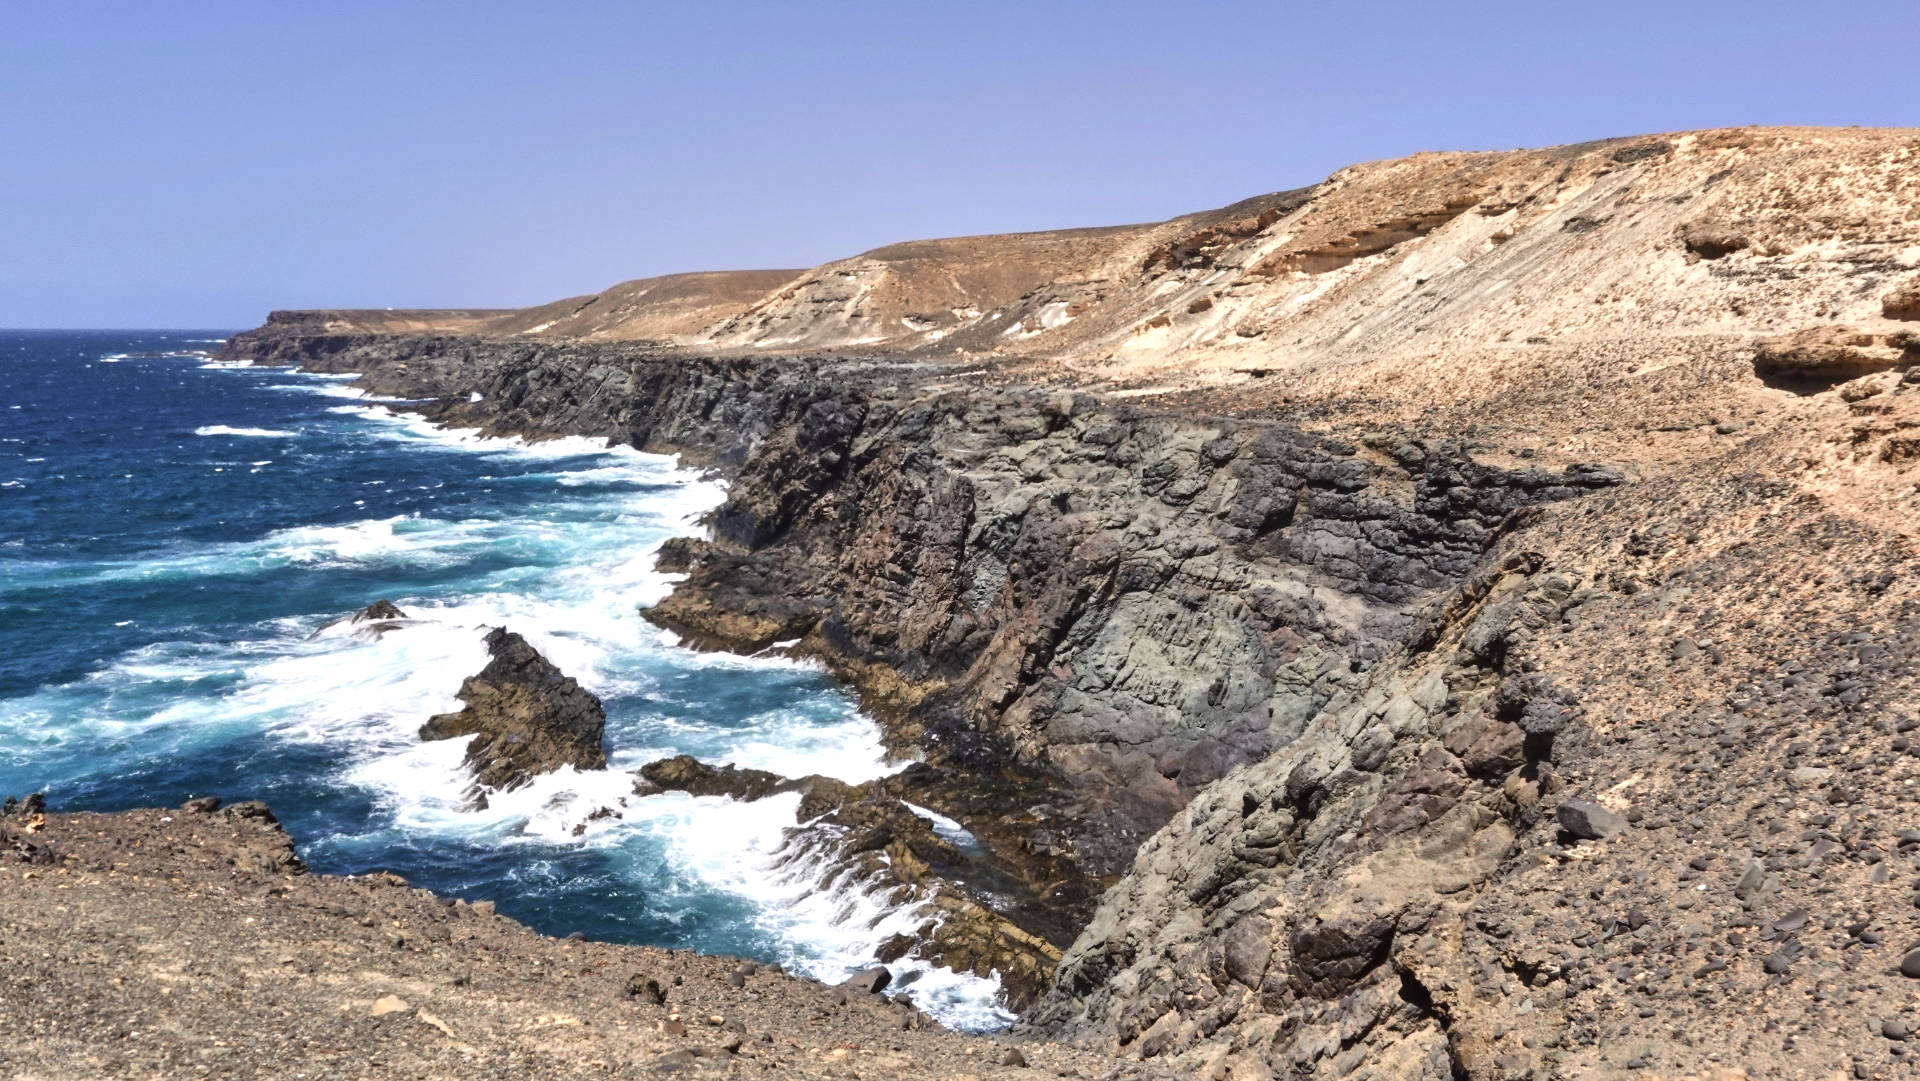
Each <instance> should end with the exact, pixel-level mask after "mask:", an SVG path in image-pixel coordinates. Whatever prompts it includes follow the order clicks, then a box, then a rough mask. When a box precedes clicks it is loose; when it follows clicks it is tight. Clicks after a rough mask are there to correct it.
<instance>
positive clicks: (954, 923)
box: [635, 755, 1071, 1010]
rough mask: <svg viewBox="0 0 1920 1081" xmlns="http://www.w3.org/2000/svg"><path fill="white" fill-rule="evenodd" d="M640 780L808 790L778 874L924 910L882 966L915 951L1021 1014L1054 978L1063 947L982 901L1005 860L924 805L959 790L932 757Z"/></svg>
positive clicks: (668, 761)
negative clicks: (987, 980) (895, 767)
mask: <svg viewBox="0 0 1920 1081" xmlns="http://www.w3.org/2000/svg"><path fill="white" fill-rule="evenodd" d="M640 778H641V779H640V782H639V783H638V784H637V785H636V787H635V790H636V792H638V793H639V794H641V795H648V794H652V793H655V792H664V791H679V792H686V793H688V794H690V795H695V796H726V797H728V798H731V799H737V800H742V801H752V800H759V799H765V798H767V797H768V796H774V795H779V794H782V793H787V792H798V793H800V794H801V798H800V802H799V805H798V806H797V807H796V809H795V812H794V817H795V822H796V824H795V825H794V826H793V827H792V828H791V829H789V830H788V831H787V834H786V839H785V842H784V843H783V844H782V846H781V849H780V851H779V853H778V854H777V855H776V856H775V857H774V862H773V869H775V870H776V871H777V872H778V873H784V874H788V875H800V876H805V877H806V878H807V879H808V880H810V881H811V882H812V883H814V888H815V889H819V890H823V891H827V892H829V893H846V892H849V891H855V890H857V891H859V892H860V893H863V894H867V895H870V896H873V897H876V898H878V899H880V900H882V901H883V902H884V903H885V905H886V906H887V907H888V908H889V909H894V910H905V911H907V912H909V913H910V914H911V915H912V916H913V917H915V918H916V919H917V920H918V923H917V924H916V925H915V926H914V928H913V929H912V930H911V931H907V932H902V933H900V934H897V935H895V936H893V937H892V938H891V939H890V940H889V941H888V942H886V943H885V944H884V945H883V946H882V947H881V951H880V957H879V960H880V961H882V962H886V963H889V964H891V963H892V962H894V961H897V960H899V959H901V958H903V957H915V958H919V959H922V960H926V961H930V962H933V963H935V964H938V965H942V966H944V967H946V968H949V969H952V970H953V971H955V972H967V973H972V974H973V975H976V976H981V977H992V978H997V979H998V980H999V981H1000V985H1001V988H1002V989H1003V991H1004V993H1005V998H1006V1002H1007V1005H1008V1007H1009V1008H1011V1009H1014V1010H1021V1009H1025V1008H1026V1007H1027V1006H1028V1005H1030V1004H1031V1003H1032V1002H1033V1001H1034V1000H1035V999H1036V998H1038V997H1039V995H1040V993H1041V992H1042V991H1044V990H1045V989H1046V986H1047V983H1048V981H1049V980H1050V979H1051V978H1052V976H1053V968H1054V965H1055V963H1056V962H1058V961H1059V959H1060V944H1058V943H1055V942H1049V941H1048V940H1047V939H1046V938H1044V937H1042V936H1041V935H1040V934H1036V933H1035V932H1034V931H1031V930H1028V929H1026V928H1023V927H1021V926H1019V925H1017V924H1015V923H1014V922H1013V921H1012V920H1010V919H1008V918H1007V916H1006V915H1004V914H1002V913H999V912H995V911H994V910H993V908H992V907H990V906H989V905H988V904H986V903H983V900H982V898H983V897H991V896H992V895H994V894H995V893H996V892H997V891H998V890H999V889H1000V888H1001V887H1002V886H1003V885H1004V884H1005V883H1004V882H1003V880H1004V879H1006V878H1007V874H1006V867H1005V863H1006V861H1004V860H1002V859H997V858H996V857H995V856H994V854H993V853H992V852H991V851H990V850H988V849H986V848H984V847H983V846H980V845H979V844H978V843H977V838H972V837H964V838H958V839H956V838H954V837H951V836H947V835H945V834H943V833H942V832H941V830H940V828H939V826H938V825H936V824H935V822H934V820H933V819H932V818H929V817H928V814H927V812H926V811H925V810H923V809H922V808H921V807H920V806H919V805H918V804H917V801H920V800H926V801H930V802H944V801H946V800H947V799H948V798H950V796H951V795H952V793H951V792H950V791H949V788H950V787H951V786H950V785H948V784H943V779H942V777H941V775H940V774H939V773H938V772H937V771H935V770H932V769H930V768H928V767H926V766H925V765H923V764H916V765H914V766H911V767H909V768H907V769H905V770H902V771H901V772H899V773H897V774H895V775H893V776H890V777H884V778H881V779H879V780H876V781H869V782H867V783H865V784H858V785H850V784H847V783H846V782H844V781H837V780H834V779H833V778H830V777H820V776H809V777H801V778H792V779H789V778H786V777H782V776H780V775H779V774H776V773H769V772H767V771H765V770H754V769H741V768H739V767H737V766H721V767H714V766H709V765H707V764H705V763H703V762H700V761H698V760H697V759H695V758H693V757H691V756H689V755H679V756H676V757H674V758H664V759H661V760H659V761H657V762H650V763H648V764H647V765H645V766H642V767H641V768H640ZM984 795H986V793H984V792H981V791H978V790H976V791H974V792H971V793H967V794H966V797H967V798H968V799H969V800H970V801H978V800H979V799H980V798H981V797H982V796H984ZM1016 881H1017V880H1016ZM1041 927H1042V928H1043V929H1048V930H1053V931H1055V933H1056V937H1061V938H1070V935H1071V932H1070V931H1066V928H1065V927H1064V926H1063V925H1062V924H1061V923H1060V921H1057V920H1055V921H1047V922H1045V923H1043V924H1041ZM1061 932H1065V934H1061ZM882 971H884V970H882Z"/></svg>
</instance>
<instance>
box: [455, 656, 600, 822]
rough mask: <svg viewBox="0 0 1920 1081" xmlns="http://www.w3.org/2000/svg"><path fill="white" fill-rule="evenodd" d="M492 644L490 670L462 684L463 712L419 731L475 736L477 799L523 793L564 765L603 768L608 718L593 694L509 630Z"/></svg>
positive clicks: (470, 762) (470, 755) (471, 756)
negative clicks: (497, 792)
mask: <svg viewBox="0 0 1920 1081" xmlns="http://www.w3.org/2000/svg"><path fill="white" fill-rule="evenodd" d="M486 641H487V654H488V657H489V660H488V661H487V666H486V667H485V668H482V669H481V670H480V671H479V672H478V673H477V674H475V675H472V676H469V677H467V679H466V681H465V682H463V683H462V684H461V685H460V701H461V702H463V703H465V706H464V708H462V709H461V710H460V711H459V712H457V713H442V714H440V715H438V716H436V717H433V718H431V719H430V720H428V721H427V723H426V724H424V725H422V726H421V728H420V738H421V739H424V740H439V739H456V738H459V737H461V736H473V737H475V738H474V740H473V742H472V743H470V744H469V745H468V746H467V756H466V764H467V768H468V769H469V770H471V771H472V773H473V780H474V789H475V793H476V798H478V799H485V796H484V793H483V790H485V789H513V788H520V787H522V786H524V785H526V784H527V783H528V782H529V781H531V780H532V779H533V777H534V775H536V774H540V773H547V772H550V771H552V770H556V769H559V768H560V767H562V766H572V767H573V768H575V769H583V770H584V769H600V768H602V767H604V766H605V765H606V764H607V754H606V751H605V750H604V749H603V747H602V746H601V736H602V734H603V733H604V732H605V730H606V725H607V715H606V712H605V711H604V710H602V709H601V708H600V700H599V699H598V698H596V697H594V695H593V692H592V691H589V690H587V689H586V688H585V687H582V686H580V684H579V683H577V682H575V681H574V679H573V677H571V676H568V675H567V674H565V673H564V672H561V671H560V669H558V668H556V667H554V665H553V662H552V661H549V660H547V659H546V658H545V657H543V656H541V655H540V651H539V650H537V649H534V648H533V646H531V645H529V644H528V643H527V640H526V639H524V638H522V637H520V636H519V635H517V634H514V633H513V632H512V631H509V630H507V629H506V628H505V627H495V628H493V629H492V630H490V631H488V632H487V639H486Z"/></svg>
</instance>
